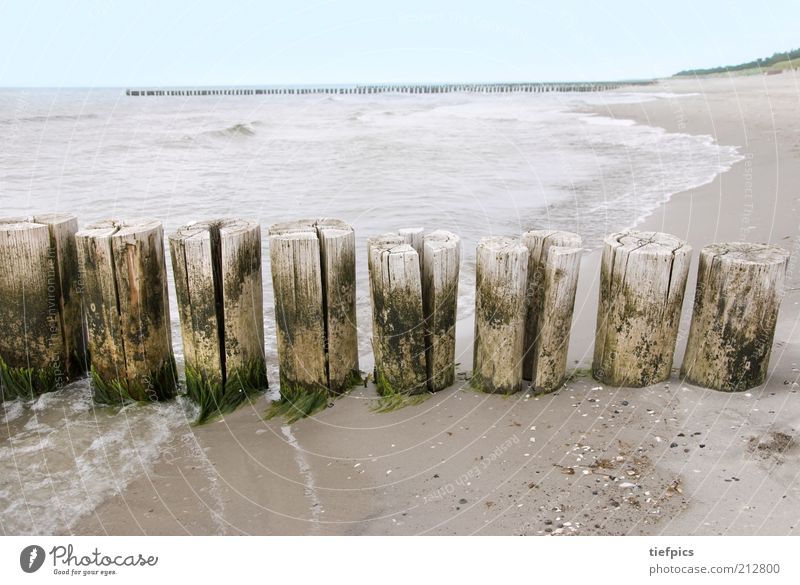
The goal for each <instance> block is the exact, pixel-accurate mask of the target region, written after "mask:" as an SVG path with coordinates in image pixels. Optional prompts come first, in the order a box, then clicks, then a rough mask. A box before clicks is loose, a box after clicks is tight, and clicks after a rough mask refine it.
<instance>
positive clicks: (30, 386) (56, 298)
mask: <svg viewBox="0 0 800 585" xmlns="http://www.w3.org/2000/svg"><path fill="white" fill-rule="evenodd" d="M77 231H78V220H77V219H76V218H75V216H74V215H71V214H68V213H53V214H43V215H36V216H34V217H32V218H8V219H0V266H2V270H0V328H1V329H2V331H3V334H2V335H0V400H1V399H5V400H11V399H14V398H23V399H32V398H34V397H36V396H37V395H39V394H41V393H43V392H49V391H52V390H57V389H59V388H60V387H61V386H63V385H64V384H65V383H67V382H69V381H71V380H74V379H76V378H78V377H80V376H82V375H84V374H85V373H86V367H87V365H86V340H85V336H84V328H83V318H82V315H81V304H80V296H79V290H78V288H79V283H78V268H77V265H78V258H77V253H76V250H75V238H74V236H75V232H77Z"/></svg>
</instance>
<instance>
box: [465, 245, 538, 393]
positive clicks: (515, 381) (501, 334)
mask: <svg viewBox="0 0 800 585" xmlns="http://www.w3.org/2000/svg"><path fill="white" fill-rule="evenodd" d="M527 280H528V248H527V247H526V246H525V245H524V244H522V242H520V241H519V240H517V239H515V238H506V237H489V238H482V239H481V240H480V242H479V243H478V250H477V255H476V258H475V349H474V360H473V361H474V366H473V373H472V386H473V387H474V388H476V389H478V390H481V391H483V392H491V393H500V394H513V393H514V392H517V391H518V390H519V389H520V387H521V386H522V354H523V349H524V342H525V290H526V286H527Z"/></svg>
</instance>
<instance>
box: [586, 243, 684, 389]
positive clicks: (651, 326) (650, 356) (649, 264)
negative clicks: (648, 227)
mask: <svg viewBox="0 0 800 585" xmlns="http://www.w3.org/2000/svg"><path fill="white" fill-rule="evenodd" d="M690 260H691V247H690V246H689V245H687V244H686V243H685V242H684V241H682V240H680V239H678V238H676V237H675V236H672V235H669V234H664V233H660V232H638V231H631V232H624V233H618V234H613V235H610V236H608V237H607V238H606V239H605V246H604V248H603V258H602V268H601V272H600V302H599V305H598V308H597V331H596V336H595V347H594V361H593V363H592V373H593V375H594V377H595V378H596V379H597V380H599V381H601V382H604V383H606V384H611V385H614V386H631V387H642V386H648V385H650V384H655V383H657V382H661V381H663V380H666V379H667V378H669V375H670V370H671V369H672V357H673V353H674V351H675V342H676V339H677V335H678V324H679V321H680V314H681V306H682V304H683V294H684V290H685V288H686V276H687V274H688V272H689V263H690Z"/></svg>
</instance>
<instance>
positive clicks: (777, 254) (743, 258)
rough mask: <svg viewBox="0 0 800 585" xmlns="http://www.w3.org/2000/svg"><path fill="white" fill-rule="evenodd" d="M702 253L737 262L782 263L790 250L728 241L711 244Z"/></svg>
mask: <svg viewBox="0 0 800 585" xmlns="http://www.w3.org/2000/svg"><path fill="white" fill-rule="evenodd" d="M700 254H701V255H702V256H712V257H713V258H714V260H720V261H723V262H730V263H736V264H762V265H769V264H782V263H784V262H786V261H787V260H788V258H789V252H788V251H786V250H784V249H783V248H780V247H778V246H772V245H769V244H756V243H751V242H726V243H716V244H710V245H708V246H706V247H704V248H703V249H702V250H701V251H700Z"/></svg>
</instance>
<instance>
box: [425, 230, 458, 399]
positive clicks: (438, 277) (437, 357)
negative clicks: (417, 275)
mask: <svg viewBox="0 0 800 585" xmlns="http://www.w3.org/2000/svg"><path fill="white" fill-rule="evenodd" d="M423 248H424V253H423V257H422V306H423V313H424V315H425V336H426V339H425V346H426V358H425V361H426V367H427V375H428V389H429V390H430V391H431V392H438V391H439V390H442V389H444V388H447V387H448V386H450V385H452V384H453V382H454V381H455V375H456V366H455V355H456V320H457V304H458V273H459V266H460V263H461V240H460V239H459V237H458V236H457V235H455V234H453V233H451V232H448V231H444V230H436V231H434V232H431V233H430V234H427V235H426V236H425V237H424V240H423Z"/></svg>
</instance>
